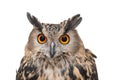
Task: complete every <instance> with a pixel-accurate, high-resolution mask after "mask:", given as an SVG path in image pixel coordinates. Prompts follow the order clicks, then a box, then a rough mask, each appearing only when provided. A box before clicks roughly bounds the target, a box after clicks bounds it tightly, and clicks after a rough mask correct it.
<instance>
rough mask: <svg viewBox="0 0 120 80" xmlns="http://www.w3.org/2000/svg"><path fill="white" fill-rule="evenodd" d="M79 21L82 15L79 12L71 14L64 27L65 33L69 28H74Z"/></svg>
mask: <svg viewBox="0 0 120 80" xmlns="http://www.w3.org/2000/svg"><path fill="white" fill-rule="evenodd" d="M81 21H82V17H80V14H77V15H75V16H73V17H72V19H68V21H67V23H66V25H65V28H64V30H65V33H67V32H68V31H69V30H73V29H75V28H76V27H77V26H78V25H79V24H80V22H81ZM65 33H64V34H65Z"/></svg>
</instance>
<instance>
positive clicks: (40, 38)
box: [37, 34, 47, 44]
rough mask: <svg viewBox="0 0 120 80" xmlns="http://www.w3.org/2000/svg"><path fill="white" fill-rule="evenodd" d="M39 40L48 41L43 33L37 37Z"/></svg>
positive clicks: (41, 41)
mask: <svg viewBox="0 0 120 80" xmlns="http://www.w3.org/2000/svg"><path fill="white" fill-rule="evenodd" d="M37 41H38V42H39V43H40V44H44V43H46V42H47V38H46V37H45V36H44V35H43V34H39V35H38V37H37Z"/></svg>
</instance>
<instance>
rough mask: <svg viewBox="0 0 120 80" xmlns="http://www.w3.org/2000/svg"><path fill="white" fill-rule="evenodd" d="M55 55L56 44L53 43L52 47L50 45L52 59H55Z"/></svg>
mask: <svg viewBox="0 0 120 80" xmlns="http://www.w3.org/2000/svg"><path fill="white" fill-rule="evenodd" d="M54 55H55V43H54V42H52V43H51V45H50V57H51V58H52V57H54Z"/></svg>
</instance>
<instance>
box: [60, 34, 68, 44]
mask: <svg viewBox="0 0 120 80" xmlns="http://www.w3.org/2000/svg"><path fill="white" fill-rule="evenodd" d="M59 41H60V43H61V44H64V45H65V44H68V43H69V41H70V37H69V36H68V35H67V34H65V35H62V36H60V38H59Z"/></svg>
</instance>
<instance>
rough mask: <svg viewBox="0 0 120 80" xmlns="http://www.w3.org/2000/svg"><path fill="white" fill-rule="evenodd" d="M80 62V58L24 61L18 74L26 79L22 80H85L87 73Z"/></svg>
mask: <svg viewBox="0 0 120 80" xmlns="http://www.w3.org/2000/svg"><path fill="white" fill-rule="evenodd" d="M79 60H80V59H78V58H74V59H73V60H72V59H67V58H66V59H61V58H60V60H59V58H57V59H56V60H48V59H44V58H39V59H37V58H36V60H35V61H34V60H33V59H32V60H29V61H28V62H25V63H24V61H23V65H21V68H20V69H19V71H18V72H20V74H21V76H22V78H25V79H21V80H27V79H28V80H31V78H32V79H33V78H34V79H33V80H84V78H85V77H87V72H86V70H85V69H84V66H83V63H81V64H80V61H79ZM78 61H79V63H78ZM22 70H23V71H22ZM29 78H30V79H29ZM85 80H87V79H85Z"/></svg>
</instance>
